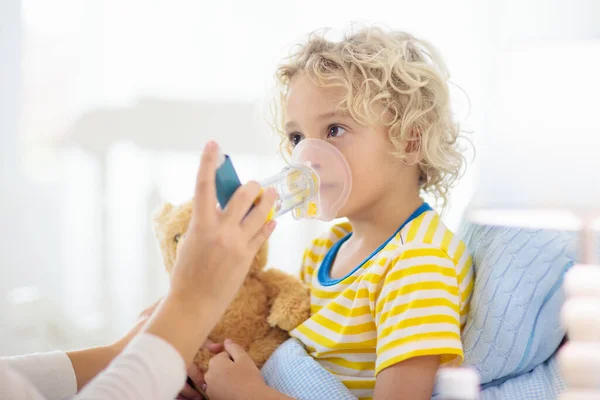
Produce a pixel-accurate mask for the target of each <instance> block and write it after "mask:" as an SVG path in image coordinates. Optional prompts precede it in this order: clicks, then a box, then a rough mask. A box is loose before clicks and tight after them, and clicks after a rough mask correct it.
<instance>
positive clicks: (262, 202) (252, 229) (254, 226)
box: [242, 188, 277, 237]
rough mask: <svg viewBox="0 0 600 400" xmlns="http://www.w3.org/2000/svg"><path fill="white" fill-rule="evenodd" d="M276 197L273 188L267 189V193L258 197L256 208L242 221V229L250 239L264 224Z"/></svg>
mask: <svg viewBox="0 0 600 400" xmlns="http://www.w3.org/2000/svg"><path fill="white" fill-rule="evenodd" d="M276 197H277V193H276V192H275V190H274V189H273V188H269V189H267V191H266V192H265V193H263V194H262V195H261V196H260V199H259V200H258V204H257V205H256V207H254V208H253V209H252V210H251V211H250V213H249V214H248V215H247V216H246V218H244V220H243V221H242V228H243V229H244V230H245V231H246V232H248V233H249V234H250V236H251V237H253V236H254V235H255V234H256V233H257V232H258V231H259V230H260V228H261V227H262V226H263V225H264V224H265V222H266V220H267V217H268V216H269V213H270V212H271V210H272V209H273V204H275V198H276Z"/></svg>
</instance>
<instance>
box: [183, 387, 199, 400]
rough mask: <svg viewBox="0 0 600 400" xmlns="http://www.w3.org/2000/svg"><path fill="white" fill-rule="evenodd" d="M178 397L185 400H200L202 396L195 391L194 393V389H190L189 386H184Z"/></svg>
mask: <svg viewBox="0 0 600 400" xmlns="http://www.w3.org/2000/svg"><path fill="white" fill-rule="evenodd" d="M179 396H180V397H181V398H183V399H186V400H188V399H189V400H201V399H202V395H201V394H200V393H198V392H197V391H195V390H194V389H192V387H191V386H190V385H185V387H184V388H183V390H182V391H181V392H179Z"/></svg>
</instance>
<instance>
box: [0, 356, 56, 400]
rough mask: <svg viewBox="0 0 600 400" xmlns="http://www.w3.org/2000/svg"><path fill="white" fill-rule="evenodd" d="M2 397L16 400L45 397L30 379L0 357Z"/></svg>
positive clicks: (0, 394) (36, 399)
mask: <svg viewBox="0 0 600 400" xmlns="http://www.w3.org/2000/svg"><path fill="white" fill-rule="evenodd" d="M0 397H1V398H2V399H15V400H44V399H45V397H43V396H42V395H41V394H40V392H39V391H38V390H37V389H36V387H35V386H33V385H32V384H31V382H30V381H28V380H27V379H26V378H25V377H23V375H21V374H20V373H19V372H17V371H16V370H14V369H12V368H11V366H10V364H9V363H8V361H7V360H3V359H0Z"/></svg>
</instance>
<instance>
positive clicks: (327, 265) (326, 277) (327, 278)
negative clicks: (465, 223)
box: [318, 202, 432, 286]
mask: <svg viewBox="0 0 600 400" xmlns="http://www.w3.org/2000/svg"><path fill="white" fill-rule="evenodd" d="M431 210H432V208H431V207H430V206H429V204H427V203H426V202H425V203H423V204H421V206H420V207H419V208H417V209H416V210H415V212H413V213H412V214H411V215H410V217H408V218H407V219H406V221H404V222H403V223H402V225H400V228H398V229H397V230H396V232H394V234H393V235H392V236H390V237H389V238H388V239H387V240H386V241H385V242H384V243H383V244H382V245H381V246H379V247H378V248H377V249H376V250H375V251H374V252H372V253H371V254H370V255H369V256H368V257H367V258H365V259H364V260H363V262H361V263H360V264H359V265H358V266H357V267H356V268H354V269H353V270H352V271H351V272H350V273H349V274H348V275H346V276H344V277H343V278H340V279H332V278H331V266H332V265H333V261H334V260H335V256H336V255H337V253H338V251H339V250H340V247H342V245H343V244H344V242H345V241H346V240H348V239H350V237H351V236H352V232H350V233H348V234H347V235H346V236H344V237H343V238H341V239H340V240H338V241H337V242H336V243H335V244H334V245H333V246H331V248H330V249H329V251H328V252H327V254H325V258H323V262H322V263H321V268H319V273H318V278H319V283H320V284H321V285H322V286H333V285H336V284H338V283H340V282H341V281H343V280H344V279H346V278H347V277H349V276H351V275H352V274H354V273H355V272H356V271H357V270H358V269H360V267H362V266H363V265H364V264H365V263H366V262H367V261H369V260H370V259H371V258H373V256H375V255H376V254H377V253H379V252H380V251H381V249H383V248H384V247H385V246H386V245H387V244H388V243H389V242H390V241H391V240H392V239H393V238H394V237H396V235H397V234H398V232H400V231H401V230H402V228H404V227H405V226H406V225H408V224H409V223H410V222H411V221H412V220H414V219H415V218H417V217H419V216H420V215H421V214H423V213H424V212H427V211H431Z"/></svg>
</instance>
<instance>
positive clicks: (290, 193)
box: [215, 153, 319, 219]
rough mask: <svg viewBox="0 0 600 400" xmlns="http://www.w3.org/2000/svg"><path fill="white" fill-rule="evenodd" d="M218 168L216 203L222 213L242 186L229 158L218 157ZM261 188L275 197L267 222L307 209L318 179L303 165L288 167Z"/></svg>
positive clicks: (224, 156) (317, 185)
mask: <svg viewBox="0 0 600 400" xmlns="http://www.w3.org/2000/svg"><path fill="white" fill-rule="evenodd" d="M217 165H218V168H217V175H216V179H215V181H216V187H217V200H218V201H219V205H220V206H221V209H224V208H225V206H226V205H227V203H228V202H229V200H230V199H231V197H232V196H233V193H234V192H235V191H236V190H237V188H239V187H240V186H241V182H240V179H239V177H238V175H237V172H236V171H235V168H234V167H233V163H232V162H231V158H230V157H229V156H228V155H226V154H222V153H219V160H218V163H217ZM260 184H261V186H262V188H263V190H265V189H267V188H270V187H272V188H273V189H275V193H276V194H277V197H276V199H275V204H274V206H273V210H272V211H271V213H270V214H269V216H268V219H272V218H277V217H279V216H280V215H283V214H285V213H287V212H289V211H292V210H295V209H299V208H302V207H303V206H304V205H305V204H306V205H307V207H308V206H309V205H308V203H309V202H310V200H312V199H313V198H314V197H315V196H316V193H317V191H318V187H319V182H318V175H317V174H316V173H315V172H314V171H312V169H311V168H309V167H307V166H303V165H296V166H287V167H285V168H283V169H282V170H281V171H280V172H279V173H277V174H275V175H273V176H271V177H269V178H267V179H266V180H264V181H262V182H260ZM257 201H258V199H257Z"/></svg>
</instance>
